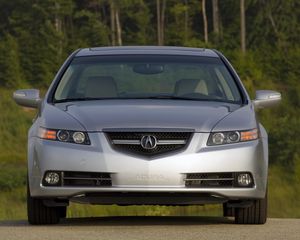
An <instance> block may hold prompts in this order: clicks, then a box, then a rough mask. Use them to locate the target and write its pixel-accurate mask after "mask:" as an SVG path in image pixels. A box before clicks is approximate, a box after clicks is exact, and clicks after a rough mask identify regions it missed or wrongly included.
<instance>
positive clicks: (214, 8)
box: [212, 0, 220, 39]
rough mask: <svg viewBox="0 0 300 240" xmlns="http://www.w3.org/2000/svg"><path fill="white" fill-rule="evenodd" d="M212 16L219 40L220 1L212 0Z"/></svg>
mask: <svg viewBox="0 0 300 240" xmlns="http://www.w3.org/2000/svg"><path fill="white" fill-rule="evenodd" d="M212 13H213V14H212V15H213V29H214V33H215V35H216V37H217V39H219V35H220V27H219V24H220V20H219V1H218V0H212Z"/></svg>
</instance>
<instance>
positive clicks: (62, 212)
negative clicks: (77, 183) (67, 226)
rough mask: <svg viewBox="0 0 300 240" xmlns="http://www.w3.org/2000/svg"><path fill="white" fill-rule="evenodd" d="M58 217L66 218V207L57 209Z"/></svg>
mask: <svg viewBox="0 0 300 240" xmlns="http://www.w3.org/2000/svg"><path fill="white" fill-rule="evenodd" d="M59 216H60V218H66V217H67V207H59Z"/></svg>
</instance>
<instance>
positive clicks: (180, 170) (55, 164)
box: [28, 133, 268, 200]
mask: <svg viewBox="0 0 300 240" xmlns="http://www.w3.org/2000/svg"><path fill="white" fill-rule="evenodd" d="M208 135H209V134H208V133H195V134H194V135H193V138H192V140H191V142H190V144H189V146H188V147H187V148H186V149H185V150H184V151H182V152H179V153H175V154H170V155H167V156H163V157H159V158H152V159H149V158H141V157H138V156H133V155H127V154H124V153H120V152H117V151H115V150H114V149H112V148H111V146H110V144H109V143H108V141H107V139H106V137H105V135H104V134H103V133H89V137H90V140H91V143H92V145H89V146H84V145H76V144H70V143H61V142H54V141H47V140H42V139H39V138H30V140H29V162H28V164H29V165H28V169H29V176H30V177H29V184H30V192H31V195H32V196H34V197H45V198H73V199H74V198H76V196H84V194H89V193H102V192H103V193H109V192H116V193H122V192H127V193H129V192H131V193H138V192H148V193H150V192H152V193H187V194H189V193H199V196H200V195H201V194H204V195H205V194H209V195H210V196H214V197H217V198H220V199H222V198H223V199H228V200H236V199H259V198H263V197H264V196H265V191H266V183H267V168H268V160H267V154H266V149H264V147H263V146H265V144H263V139H259V140H256V141H251V142H244V143H237V144H229V145H223V146H213V147H211V146H210V147H207V146H206V142H207V139H208ZM48 170H56V171H80V172H84V171H86V172H107V173H111V178H112V186H111V187H45V186H43V185H42V177H43V175H44V173H45V172H46V171H48ZM216 172H250V173H251V174H252V176H253V179H254V187H252V188H188V187H186V186H185V183H184V179H185V177H186V174H187V173H216Z"/></svg>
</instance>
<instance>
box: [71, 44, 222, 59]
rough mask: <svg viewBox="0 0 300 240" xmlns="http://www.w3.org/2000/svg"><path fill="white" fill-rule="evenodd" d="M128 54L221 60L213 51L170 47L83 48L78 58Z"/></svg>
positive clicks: (77, 55)
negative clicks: (200, 57)
mask: <svg viewBox="0 0 300 240" xmlns="http://www.w3.org/2000/svg"><path fill="white" fill-rule="evenodd" d="M128 54H135V55H136V54H151V55H153V54H154V55H182V56H202V57H215V58H219V56H218V54H217V53H216V52H215V51H214V50H211V49H205V48H189V47H169V46H127V47H125V46H122V47H93V48H83V49H80V50H79V51H78V52H77V54H76V57H83V56H104V55H128Z"/></svg>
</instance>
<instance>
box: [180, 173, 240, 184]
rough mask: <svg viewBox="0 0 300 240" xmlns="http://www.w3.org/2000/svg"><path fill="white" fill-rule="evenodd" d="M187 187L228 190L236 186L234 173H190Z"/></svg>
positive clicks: (187, 178)
mask: <svg viewBox="0 0 300 240" xmlns="http://www.w3.org/2000/svg"><path fill="white" fill-rule="evenodd" d="M185 186H186V187H198V188H228V187H234V186H235V174H234V173H188V174H187V175H186V179H185Z"/></svg>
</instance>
